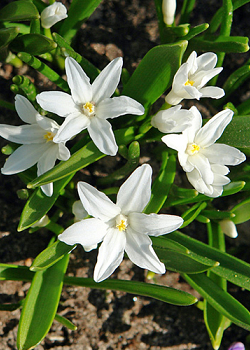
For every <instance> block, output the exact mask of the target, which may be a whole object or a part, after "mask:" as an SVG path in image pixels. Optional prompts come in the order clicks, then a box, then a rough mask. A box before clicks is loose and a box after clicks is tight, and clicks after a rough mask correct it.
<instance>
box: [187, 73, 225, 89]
mask: <svg viewBox="0 0 250 350" xmlns="http://www.w3.org/2000/svg"><path fill="white" fill-rule="evenodd" d="M222 69H223V68H222V67H220V68H214V69H211V70H209V71H203V70H201V71H200V72H198V73H195V75H194V77H193V79H195V86H196V87H197V89H199V90H200V89H201V88H202V87H203V86H204V85H206V83H207V82H208V81H209V80H211V79H212V78H213V77H214V76H215V75H217V74H219V73H220V72H221V71H222Z"/></svg>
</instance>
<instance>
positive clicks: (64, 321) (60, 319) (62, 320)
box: [55, 314, 77, 331]
mask: <svg viewBox="0 0 250 350" xmlns="http://www.w3.org/2000/svg"><path fill="white" fill-rule="evenodd" d="M55 320H56V321H57V322H60V323H61V324H62V325H63V326H65V327H67V328H68V329H70V330H71V331H76V330H77V326H75V325H74V323H72V322H71V321H69V320H68V319H67V318H65V317H63V316H61V315H58V314H56V315H55Z"/></svg>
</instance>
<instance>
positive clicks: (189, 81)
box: [184, 79, 194, 86]
mask: <svg viewBox="0 0 250 350" xmlns="http://www.w3.org/2000/svg"><path fill="white" fill-rule="evenodd" d="M184 85H185V86H193V85H194V81H193V80H189V79H188V80H187V81H186V82H185V84H184Z"/></svg>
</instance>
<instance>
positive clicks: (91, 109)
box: [82, 101, 95, 118]
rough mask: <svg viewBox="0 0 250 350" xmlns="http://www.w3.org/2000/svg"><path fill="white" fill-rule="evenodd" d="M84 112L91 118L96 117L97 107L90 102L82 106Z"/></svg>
mask: <svg viewBox="0 0 250 350" xmlns="http://www.w3.org/2000/svg"><path fill="white" fill-rule="evenodd" d="M82 110H83V113H84V114H85V115H86V116H87V117H89V118H90V117H93V116H94V115H95V105H94V103H92V102H89V101H88V102H86V103H85V104H84V105H83V106H82Z"/></svg>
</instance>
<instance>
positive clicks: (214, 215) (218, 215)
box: [201, 209, 234, 220]
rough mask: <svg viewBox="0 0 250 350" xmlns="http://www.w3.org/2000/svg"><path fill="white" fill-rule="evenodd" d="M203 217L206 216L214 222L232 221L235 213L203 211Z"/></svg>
mask: <svg viewBox="0 0 250 350" xmlns="http://www.w3.org/2000/svg"><path fill="white" fill-rule="evenodd" d="M201 214H202V215H204V216H206V217H207V218H209V219H213V220H223V219H230V220H232V218H233V217H234V214H233V213H230V212H229V211H222V210H219V209H218V210H215V209H214V210H202V212H201Z"/></svg>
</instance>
